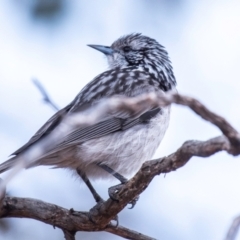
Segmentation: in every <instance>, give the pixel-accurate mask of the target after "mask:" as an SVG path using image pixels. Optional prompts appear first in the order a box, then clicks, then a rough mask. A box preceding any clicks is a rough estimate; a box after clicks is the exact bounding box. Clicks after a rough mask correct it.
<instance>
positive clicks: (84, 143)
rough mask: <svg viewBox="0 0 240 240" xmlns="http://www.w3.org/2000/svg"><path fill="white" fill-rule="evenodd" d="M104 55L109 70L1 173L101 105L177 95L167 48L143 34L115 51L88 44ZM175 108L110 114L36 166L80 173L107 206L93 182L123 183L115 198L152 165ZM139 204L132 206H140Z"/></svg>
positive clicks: (68, 137) (125, 39) (120, 42)
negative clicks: (112, 100) (132, 178)
mask: <svg viewBox="0 0 240 240" xmlns="http://www.w3.org/2000/svg"><path fill="white" fill-rule="evenodd" d="M88 46H89V47H91V48H93V49H95V50H98V51H100V52H102V53H103V54H104V55H105V56H106V58H107V61H108V66H109V68H108V70H106V71H104V72H103V73H101V74H99V75H98V76H96V77H95V78H94V79H93V80H92V81H90V82H89V83H88V84H87V85H86V86H85V87H84V88H83V89H82V90H81V91H80V92H79V94H78V95H77V96H76V97H75V99H74V100H73V101H72V102H71V103H70V104H68V105H67V106H66V107H64V108H63V109H61V110H59V111H58V112H56V113H55V114H54V115H53V116H52V117H51V118H50V119H49V120H48V121H47V122H46V123H45V124H44V125H43V126H42V127H41V128H40V129H39V130H38V131H37V132H36V134H35V135H34V136H33V137H32V138H31V139H30V140H29V141H28V142H27V143H26V144H25V145H23V146H22V147H21V148H19V149H18V150H16V151H15V152H14V153H12V155H11V156H12V157H11V158H10V159H9V160H7V161H5V162H3V163H2V164H0V173H2V172H4V171H6V170H9V169H10V168H12V167H13V166H14V165H15V164H16V162H17V161H18V159H19V157H21V156H22V155H23V154H24V153H25V152H26V151H27V150H28V149H29V148H30V147H32V146H34V145H35V144H37V143H38V142H39V141H41V140H42V139H44V138H45V137H47V136H50V135H51V134H52V132H53V131H54V130H55V129H56V128H57V127H58V126H59V124H60V123H61V122H62V121H63V119H64V118H65V117H67V116H71V115H72V114H75V113H78V114H81V112H82V111H84V110H86V109H90V108H93V107H94V106H96V104H98V103H99V101H100V100H102V99H105V98H110V97H115V96H121V97H136V96H139V95H141V94H145V93H151V92H154V93H157V94H165V93H167V92H169V91H175V90H176V79H175V76H174V73H173V68H172V64H171V61H170V59H169V56H168V53H167V51H166V50H165V48H164V47H163V46H162V45H161V44H159V43H158V42H157V41H156V40H155V39H153V38H150V37H148V36H145V35H143V34H141V33H131V34H128V35H124V36H122V37H120V38H118V39H117V40H116V41H114V42H113V43H112V45H111V46H104V45H93V44H90V45H88ZM169 119H170V106H167V107H161V108H160V107H156V108H150V109H148V110H147V111H146V112H144V113H143V114H142V115H140V116H138V117H136V116H131V115H126V116H125V115H122V113H119V114H118V113H114V115H113V114H112V115H111V114H108V115H107V116H105V117H104V118H103V119H99V121H97V123H95V124H93V125H90V126H87V127H81V126H80V127H78V128H77V129H74V131H72V132H68V133H66V134H65V135H64V136H62V137H61V139H60V140H59V141H58V142H57V143H56V144H55V145H54V146H53V147H52V149H51V151H46V152H44V154H43V155H42V156H40V157H39V158H38V159H35V160H34V161H33V163H32V165H31V166H28V167H36V166H39V165H47V166H53V167H56V168H68V169H71V170H74V171H75V172H77V174H78V175H79V176H80V177H81V178H82V180H83V181H84V182H85V183H86V185H87V186H88V188H89V189H90V191H91V193H92V195H93V197H94V198H95V200H96V202H97V203H98V202H100V201H102V198H101V197H100V196H99V194H98V193H97V191H96V190H95V189H94V187H93V185H92V183H91V181H90V179H91V180H92V179H107V178H113V177H115V178H117V179H118V180H119V181H120V184H119V185H116V186H113V187H110V188H109V195H110V197H111V198H112V199H115V197H114V193H116V192H117V191H118V190H119V188H120V187H121V186H122V185H124V184H125V183H126V182H127V178H126V176H131V175H132V174H134V173H136V172H137V171H138V170H139V169H140V167H141V166H142V164H143V163H144V162H145V161H147V160H150V159H151V158H152V157H153V155H154V153H155V151H156V149H157V148H158V146H159V145H160V143H161V141H162V139H163V137H164V135H165V132H166V130H167V128H168V125H169ZM134 204H135V202H132V205H134Z"/></svg>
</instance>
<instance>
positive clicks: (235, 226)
mask: <svg viewBox="0 0 240 240" xmlns="http://www.w3.org/2000/svg"><path fill="white" fill-rule="evenodd" d="M239 226H240V216H238V217H236V218H235V219H234V220H233V222H232V224H231V226H230V228H229V230H228V232H227V236H226V238H225V240H234V239H236V237H237V233H238V230H239Z"/></svg>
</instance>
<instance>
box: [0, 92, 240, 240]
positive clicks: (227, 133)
mask: <svg viewBox="0 0 240 240" xmlns="http://www.w3.org/2000/svg"><path fill="white" fill-rule="evenodd" d="M171 103H176V104H180V105H184V106H188V107H189V108H191V109H192V110H193V111H194V112H195V113H197V114H198V115H200V116H201V117H202V118H203V119H205V120H207V121H209V122H211V123H213V124H214V125H216V126H217V127H218V128H219V129H220V130H221V131H222V133H223V134H224V135H223V136H218V137H215V138H212V139H209V140H207V141H196V140H191V141H187V142H185V143H184V144H183V145H182V146H181V147H180V148H179V149H178V150H177V151H176V152H174V153H172V154H171V155H169V156H166V157H163V158H160V159H156V160H151V161H147V162H145V163H144V164H143V165H142V167H141V169H140V170H139V171H138V172H137V173H136V175H135V176H134V177H133V178H132V179H130V180H129V181H128V182H127V183H126V184H125V185H124V187H123V188H122V189H121V190H120V191H119V192H118V193H117V194H118V197H117V198H118V199H119V201H118V202H117V201H112V200H111V199H108V200H107V201H105V202H103V203H102V204H97V205H96V206H94V207H93V208H92V209H90V212H76V211H70V210H67V209H64V208H62V207H59V206H56V205H53V204H49V203H44V202H42V201H39V200H34V199H27V198H25V199H24V198H15V197H5V198H4V199H3V205H2V208H1V209H0V216H1V217H26V218H33V219H36V220H39V221H42V222H45V223H48V224H51V225H53V226H57V227H59V228H61V229H63V231H64V234H65V238H66V239H74V233H75V232H77V231H103V230H104V231H108V232H111V233H113V234H116V235H119V236H123V237H125V238H128V239H152V238H150V237H147V236H144V235H142V234H140V233H137V232H134V231H132V230H129V229H127V228H124V227H118V228H113V227H112V226H111V224H110V225H109V222H110V221H111V219H113V218H114V217H115V216H116V215H117V214H118V213H119V212H120V211H121V210H122V209H123V208H124V207H125V206H126V205H127V204H128V203H129V202H130V201H131V200H133V199H134V198H136V197H137V196H138V195H139V194H141V193H142V192H143V191H144V190H145V189H146V188H147V186H148V185H149V183H150V182H151V181H152V179H153V178H154V177H155V176H156V175H159V174H161V173H168V172H171V171H175V170H176V169H178V168H180V167H182V166H184V165H185V164H186V163H187V162H188V161H189V160H190V159H191V157H193V156H198V157H209V156H211V155H213V154H215V153H217V152H219V151H226V152H228V153H229V154H231V155H234V156H235V155H239V154H240V135H239V133H238V132H237V131H236V130H235V129H234V128H233V127H232V126H231V125H230V124H229V123H228V122H227V121H226V120H225V119H224V118H222V117H221V116H218V115H217V114H215V113H213V112H211V111H210V110H208V109H207V108H206V107H205V106H204V105H203V104H201V103H200V102H199V101H197V100H196V99H194V98H189V97H186V96H183V95H179V94H176V93H170V94H166V95H161V96H159V95H156V94H153V93H150V94H144V95H141V96H138V97H135V98H122V97H120V98H119V97H117V98H116V97H115V98H111V99H109V100H105V101H103V102H100V103H99V104H98V105H97V106H96V107H95V108H94V109H90V110H88V111H85V112H81V114H75V115H73V116H70V117H68V118H66V119H65V120H64V121H63V124H62V125H61V124H60V126H59V128H61V127H62V126H65V128H64V127H63V128H61V134H63V133H66V132H68V131H69V129H73V128H76V127H78V126H87V125H91V124H94V123H95V122H97V121H99V119H101V118H102V117H103V116H106V115H107V114H109V113H111V114H113V115H114V113H115V112H123V113H124V114H129V115H131V116H138V115H140V114H142V113H144V112H145V111H146V110H147V109H149V108H153V107H156V106H160V107H163V106H167V105H169V104H171ZM66 123H67V128H66ZM58 130H59V129H56V131H55V132H54V133H53V134H51V136H49V137H46V138H45V139H44V142H41V141H40V143H39V144H36V146H34V147H33V149H34V148H38V151H37V154H41V152H44V151H46V148H49V146H50V145H51V144H52V142H54V140H55V138H56V139H61V136H59V135H58V134H59V133H58ZM64 131H65V132H64ZM54 134H55V135H54ZM51 146H52V145H51ZM30 150H31V149H30ZM33 152H34V151H32V152H30V153H31V154H30V155H29V156H27V155H26V156H25V157H27V158H28V160H29V159H31V158H33V159H34V156H35V157H36V155H34V154H33ZM31 160H32V159H31ZM89 213H90V214H91V220H90V219H89V217H88V216H89ZM92 221H94V223H93V222H92ZM134 234H135V235H134ZM133 236H134V237H133ZM67 237H68V238H67Z"/></svg>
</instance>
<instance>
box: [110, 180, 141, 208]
mask: <svg viewBox="0 0 240 240" xmlns="http://www.w3.org/2000/svg"><path fill="white" fill-rule="evenodd" d="M123 186H124V183H121V184H118V185H115V186H112V187H110V188H109V189H108V195H109V197H110V198H111V199H112V200H113V201H116V202H119V198H118V196H117V193H118V192H119V191H120V190H121V189H122V188H123ZM138 199H139V196H137V197H136V198H134V199H133V200H131V201H130V202H129V203H128V204H131V206H130V207H129V209H133V208H134V206H135V205H136V203H137V201H138Z"/></svg>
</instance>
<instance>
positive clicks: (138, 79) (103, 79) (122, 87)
mask: <svg viewBox="0 0 240 240" xmlns="http://www.w3.org/2000/svg"><path fill="white" fill-rule="evenodd" d="M130 72H131V74H129V73H130ZM129 78H131V79H129ZM133 79H134V80H133ZM152 82H153V76H150V75H148V74H147V73H145V72H141V71H138V70H137V69H134V68H126V69H120V68H116V69H112V70H109V71H106V72H104V73H102V74H100V75H99V76H97V77H96V78H95V79H93V81H91V82H90V83H89V84H87V85H86V86H85V87H84V88H83V89H82V91H81V92H80V93H79V94H78V95H77V97H76V98H75V99H74V100H73V102H72V103H70V104H69V105H68V106H66V107H65V108H63V109H61V110H60V111H58V112H57V113H56V114H54V115H53V116H52V117H51V118H50V119H49V120H48V121H47V122H46V123H45V124H44V125H43V126H42V127H41V128H40V129H39V130H38V131H37V132H36V134H35V135H34V136H33V137H32V138H31V139H30V140H29V141H28V142H27V143H26V144H25V145H23V146H22V147H21V148H19V149H18V150H17V151H15V152H14V153H13V154H12V155H18V154H20V153H22V152H24V151H25V150H27V149H28V147H30V146H31V145H32V144H34V143H36V142H37V141H38V140H40V139H42V138H43V137H45V136H47V135H48V134H49V133H51V132H52V131H53V130H54V129H55V127H56V126H58V125H59V123H60V122H61V120H62V119H63V118H64V117H65V116H66V115H69V114H71V113H76V112H81V111H84V110H85V109H87V108H89V106H94V104H96V102H98V101H99V100H100V99H102V98H104V97H111V96H114V95H118V96H120V95H124V96H129V97H133V96H136V95H139V94H141V93H146V92H152V91H156V88H157V86H154V84H152ZM149 110H150V111H148V112H146V113H145V114H143V115H142V116H140V117H138V118H137V119H133V118H131V116H127V115H126V116H125V118H123V116H122V114H121V116H120V117H119V116H117V114H114V116H112V117H111V116H108V119H107V120H105V121H101V119H100V120H99V123H97V124H95V125H93V126H89V127H85V128H79V129H77V130H75V131H73V132H71V133H70V134H68V135H67V136H65V137H64V136H63V140H62V141H61V142H60V143H59V145H57V146H56V148H62V147H65V146H69V144H70V145H71V144H72V143H74V142H78V143H80V142H83V141H87V140H89V139H93V138H98V137H101V136H105V135H107V134H110V133H113V132H116V131H119V130H122V131H123V130H125V129H127V128H129V127H130V126H133V125H136V124H139V123H141V122H144V121H146V120H147V119H148V118H149V117H151V116H152V115H154V114H155V115H156V114H157V113H158V112H159V111H160V109H158V110H156V109H154V110H152V109H149ZM156 111H157V112H156Z"/></svg>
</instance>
